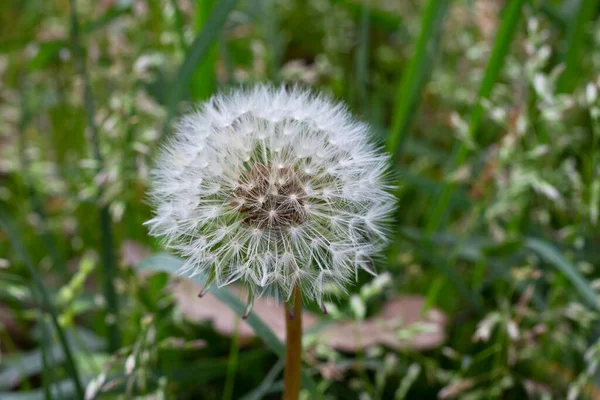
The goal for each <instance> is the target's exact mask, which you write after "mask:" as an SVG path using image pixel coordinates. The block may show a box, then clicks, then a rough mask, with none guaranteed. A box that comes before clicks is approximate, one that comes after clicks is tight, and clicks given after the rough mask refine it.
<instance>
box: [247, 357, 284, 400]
mask: <svg viewBox="0 0 600 400" xmlns="http://www.w3.org/2000/svg"><path fill="white" fill-rule="evenodd" d="M281 371H283V361H281V360H279V361H277V362H276V363H275V365H273V368H271V370H270V371H269V373H267V376H265V379H264V380H263V381H262V382H261V383H260V385H258V387H257V388H256V389H254V390H253V391H252V392H250V393H248V394H247V395H245V396H244V397H242V398H241V400H260V399H262V398H264V397H265V395H266V394H267V393H268V392H269V389H271V387H273V384H274V383H275V379H277V377H278V376H279V375H280V374H281Z"/></svg>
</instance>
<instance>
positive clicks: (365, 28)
mask: <svg viewBox="0 0 600 400" xmlns="http://www.w3.org/2000/svg"><path fill="white" fill-rule="evenodd" d="M370 25H371V10H370V9H369V7H364V8H363V9H362V12H361V16H360V28H359V33H358V34H359V40H358V49H357V51H356V59H355V69H356V88H357V91H358V98H359V100H360V106H361V110H362V114H363V118H364V119H369V39H370V38H369V32H370V29H369V28H370Z"/></svg>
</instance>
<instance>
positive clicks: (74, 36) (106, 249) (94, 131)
mask: <svg viewBox="0 0 600 400" xmlns="http://www.w3.org/2000/svg"><path fill="white" fill-rule="evenodd" d="M71 41H72V43H73V50H74V53H75V61H76V63H77V69H78V71H79V74H80V75H81V78H82V80H83V84H84V101H85V109H86V115H87V121H88V128H89V130H90V133H91V137H92V149H93V151H94V157H95V159H96V162H97V164H98V172H100V171H101V170H102V169H103V164H104V160H103V158H102V153H101V152H100V135H99V133H98V127H97V126H96V122H95V115H96V112H95V105H94V98H93V96H92V88H91V85H90V82H89V79H88V74H87V68H86V65H85V58H84V55H83V49H82V48H81V44H80V43H79V21H78V18H77V5H76V2H75V0H71ZM101 192H102V191H100V194H99V196H98V197H100V196H101ZM98 200H100V199H98ZM99 203H100V201H99ZM100 235H101V242H102V244H101V245H102V271H103V275H104V276H103V278H104V297H105V298H106V303H107V306H108V317H109V318H107V320H108V323H107V326H108V342H109V347H110V350H111V351H115V350H117V349H118V348H119V347H121V335H120V332H119V324H118V316H119V302H118V299H117V294H116V292H115V288H114V278H115V275H116V266H115V260H116V258H115V250H114V243H113V235H112V229H111V221H110V213H109V210H108V205H104V204H101V205H100Z"/></svg>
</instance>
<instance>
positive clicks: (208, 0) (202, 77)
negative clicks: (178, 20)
mask: <svg viewBox="0 0 600 400" xmlns="http://www.w3.org/2000/svg"><path fill="white" fill-rule="evenodd" d="M215 4H216V1H215V0H200V1H197V2H196V18H195V24H196V26H195V27H196V31H197V32H202V29H203V28H204V27H205V26H206V24H207V22H208V19H209V18H210V16H211V12H212V11H213V9H214V6H215ZM217 44H218V41H217V40H213V41H212V44H211V45H210V47H209V49H208V50H207V52H206V55H205V56H204V57H203V59H202V61H201V62H200V65H198V68H197V70H196V73H195V74H194V78H193V79H192V99H193V100H206V99H208V98H209V97H210V96H211V95H212V94H213V92H214V91H215V86H216V82H217V74H216V71H215V67H216V66H215V64H216V62H217Z"/></svg>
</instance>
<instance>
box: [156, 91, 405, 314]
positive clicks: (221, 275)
mask: <svg viewBox="0 0 600 400" xmlns="http://www.w3.org/2000/svg"><path fill="white" fill-rule="evenodd" d="M175 131H176V132H175V135H174V137H173V138H172V139H171V141H170V142H169V143H168V144H167V145H166V146H165V147H164V148H163V150H162V154H161V155H160V157H159V159H158V161H157V164H156V166H155V168H154V170H153V171H152V175H151V176H152V184H153V187H152V190H151V199H152V203H153V206H154V211H155V217H154V218H152V219H151V220H149V221H148V222H147V223H146V224H147V225H148V226H149V230H150V234H152V235H155V236H159V237H162V238H164V240H165V243H166V244H167V245H168V246H169V247H170V248H172V249H175V250H177V251H178V252H179V253H180V254H181V255H182V256H183V257H185V259H186V262H185V264H184V266H183V268H182V270H181V271H180V272H181V273H182V274H187V275H195V274H198V273H202V274H206V275H207V276H210V277H211V278H210V279H209V280H210V281H211V282H212V281H214V282H216V283H217V284H218V285H219V286H222V285H226V284H229V283H231V282H234V281H241V282H242V283H243V284H244V285H245V286H246V287H247V288H248V290H249V293H250V298H251V299H253V298H254V294H255V293H258V294H262V293H263V292H264V291H270V292H272V293H274V294H276V295H278V296H282V297H283V298H284V299H289V298H290V296H291V293H292V291H293V289H294V287H295V286H296V285H299V287H300V289H301V293H302V295H303V296H304V297H305V298H307V299H312V300H315V301H317V302H319V304H320V305H321V306H322V304H323V297H324V296H325V295H326V293H325V292H326V288H327V287H329V286H334V287H337V288H339V289H341V290H345V286H346V284H348V283H349V282H350V281H351V280H352V279H353V278H354V277H355V275H356V274H357V273H358V271H359V270H360V269H365V270H367V271H370V272H372V268H371V266H370V263H371V261H372V259H373V257H374V256H375V255H376V253H377V252H378V251H379V250H380V249H381V247H382V245H383V244H385V242H386V237H387V234H388V229H387V226H386V223H387V222H389V217H390V214H391V213H392V212H393V210H394V207H395V200H394V197H393V196H392V195H391V194H390V192H389V191H390V186H389V185H388V184H387V182H388V179H387V173H386V171H387V169H388V157H387V156H386V155H384V154H382V153H380V152H379V149H378V148H377V147H376V146H374V145H373V144H372V143H371V142H370V140H369V132H368V126H367V125H366V124H364V123H362V122H358V121H356V120H355V119H354V118H353V117H352V116H351V115H350V113H349V111H348V110H347V108H346V106H345V105H343V104H340V103H334V102H333V101H332V100H330V99H329V98H327V97H324V96H322V95H315V94H312V93H311V92H308V91H304V90H301V89H298V88H294V89H286V88H284V87H281V88H273V87H269V86H257V87H255V88H251V89H245V90H244V89H241V90H237V91H233V92H231V93H230V94H229V95H216V96H214V97H213V98H211V99H210V100H209V101H208V102H206V103H204V104H203V105H202V106H201V107H200V108H199V109H198V110H197V111H196V112H193V113H192V114H189V115H187V116H185V117H183V119H182V120H181V121H180V122H179V124H178V125H177V127H176V130H175ZM208 285H210V283H209V284H208ZM250 302H251V300H250ZM249 307H251V305H250V306H249Z"/></svg>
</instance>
